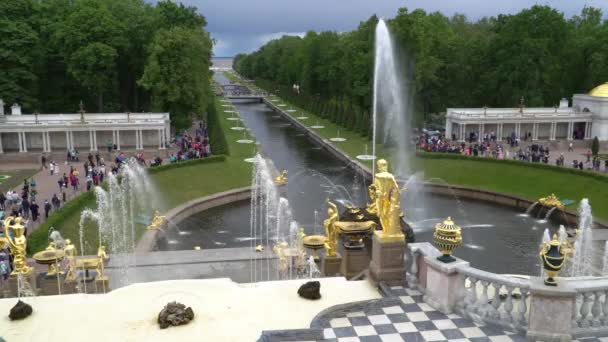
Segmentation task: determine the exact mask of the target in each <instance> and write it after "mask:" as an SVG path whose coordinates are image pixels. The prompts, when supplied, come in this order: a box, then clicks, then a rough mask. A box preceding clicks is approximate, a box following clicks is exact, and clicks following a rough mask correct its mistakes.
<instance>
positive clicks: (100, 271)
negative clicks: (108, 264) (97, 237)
mask: <svg viewBox="0 0 608 342" xmlns="http://www.w3.org/2000/svg"><path fill="white" fill-rule="evenodd" d="M97 258H98V259H99V263H98V264H97V268H96V269H95V271H97V280H106V279H107V277H106V276H105V273H104V264H103V263H104V262H105V261H106V260H107V259H108V254H107V253H106V247H105V246H103V245H100V246H99V248H98V249H97Z"/></svg>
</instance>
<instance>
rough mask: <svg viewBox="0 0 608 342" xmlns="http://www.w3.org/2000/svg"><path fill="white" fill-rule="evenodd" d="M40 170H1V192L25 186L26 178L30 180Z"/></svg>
mask: <svg viewBox="0 0 608 342" xmlns="http://www.w3.org/2000/svg"><path fill="white" fill-rule="evenodd" d="M38 171H39V170H11V171H2V170H0V191H2V192H7V191H9V190H12V189H14V188H15V187H17V186H19V185H20V184H23V180H24V179H25V178H30V177H32V176H33V175H35V174H36V173H37V172H38Z"/></svg>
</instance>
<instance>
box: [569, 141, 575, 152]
mask: <svg viewBox="0 0 608 342" xmlns="http://www.w3.org/2000/svg"><path fill="white" fill-rule="evenodd" d="M572 151H574V146H573V145H572V143H570V144H569V145H568V152H572Z"/></svg>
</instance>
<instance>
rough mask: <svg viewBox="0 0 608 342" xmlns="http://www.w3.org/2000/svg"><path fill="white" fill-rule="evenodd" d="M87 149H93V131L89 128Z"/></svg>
mask: <svg viewBox="0 0 608 342" xmlns="http://www.w3.org/2000/svg"><path fill="white" fill-rule="evenodd" d="M89 151H93V131H91V130H89Z"/></svg>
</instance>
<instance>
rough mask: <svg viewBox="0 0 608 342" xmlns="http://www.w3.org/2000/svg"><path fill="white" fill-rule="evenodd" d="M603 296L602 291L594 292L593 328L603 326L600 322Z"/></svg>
mask: <svg viewBox="0 0 608 342" xmlns="http://www.w3.org/2000/svg"><path fill="white" fill-rule="evenodd" d="M601 295H602V294H601V292H600V291H596V292H593V305H592V306H591V314H592V318H591V326H593V327H599V326H600V325H601V324H602V323H601V320H600V319H601V318H602V317H601V316H602V305H601V301H600V298H601Z"/></svg>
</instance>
